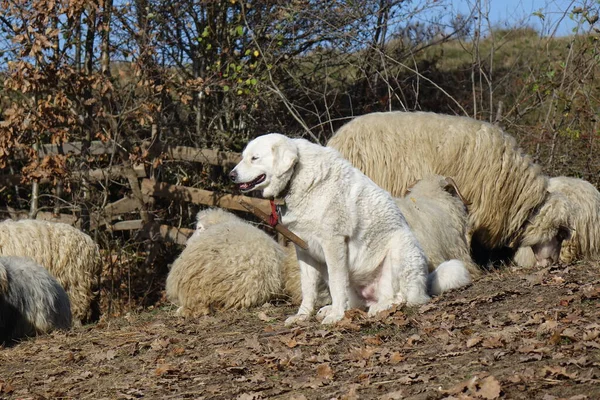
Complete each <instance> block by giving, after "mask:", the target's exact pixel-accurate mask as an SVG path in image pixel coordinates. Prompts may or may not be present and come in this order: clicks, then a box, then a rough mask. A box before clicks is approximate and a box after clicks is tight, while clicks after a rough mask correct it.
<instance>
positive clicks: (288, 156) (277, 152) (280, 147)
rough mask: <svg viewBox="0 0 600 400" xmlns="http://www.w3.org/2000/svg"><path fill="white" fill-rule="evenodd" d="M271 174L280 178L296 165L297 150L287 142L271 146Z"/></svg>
mask: <svg viewBox="0 0 600 400" xmlns="http://www.w3.org/2000/svg"><path fill="white" fill-rule="evenodd" d="M272 151H273V172H274V174H275V176H281V175H283V174H285V173H286V172H288V171H289V170H290V169H292V168H293V167H294V165H296V162H297V161H298V149H297V148H296V147H295V146H293V145H292V144H291V143H288V142H281V143H277V144H275V145H273V149H272Z"/></svg>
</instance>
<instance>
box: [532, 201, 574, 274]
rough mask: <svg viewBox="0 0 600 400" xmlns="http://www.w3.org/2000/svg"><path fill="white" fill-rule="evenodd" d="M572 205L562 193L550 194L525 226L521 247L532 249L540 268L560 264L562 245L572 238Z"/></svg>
mask: <svg viewBox="0 0 600 400" xmlns="http://www.w3.org/2000/svg"><path fill="white" fill-rule="evenodd" d="M571 213H572V212H571V204H570V203H569V201H568V199H567V198H566V197H565V196H564V195H562V194H560V193H548V194H547V196H546V201H545V202H544V203H543V204H541V205H540V206H539V207H538V209H537V210H536V211H535V212H534V213H533V215H532V216H530V218H529V220H528V221H527V223H526V225H525V226H524V230H523V235H522V239H521V247H531V249H532V250H533V253H534V255H535V259H536V263H537V265H538V266H541V267H547V266H549V265H552V264H555V263H556V262H558V260H559V257H560V250H561V247H562V243H563V241H565V240H568V239H569V238H570V237H571V229H572V222H571Z"/></svg>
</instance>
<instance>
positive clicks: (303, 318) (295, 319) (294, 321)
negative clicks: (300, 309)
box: [285, 314, 309, 326]
mask: <svg viewBox="0 0 600 400" xmlns="http://www.w3.org/2000/svg"><path fill="white" fill-rule="evenodd" d="M308 317H309V315H308V314H296V315H292V316H291V317H288V318H287V319H286V320H285V326H290V325H294V324H297V323H298V322H303V321H306V320H307V319H308Z"/></svg>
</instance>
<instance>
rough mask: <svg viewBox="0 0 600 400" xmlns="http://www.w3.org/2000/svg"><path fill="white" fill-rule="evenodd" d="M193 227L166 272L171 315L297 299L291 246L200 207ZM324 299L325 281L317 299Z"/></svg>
mask: <svg viewBox="0 0 600 400" xmlns="http://www.w3.org/2000/svg"><path fill="white" fill-rule="evenodd" d="M196 219H197V224H196V230H195V232H194V233H193V234H192V236H191V237H190V238H189V239H188V241H187V243H186V248H185V249H184V250H183V252H182V253H181V254H180V256H179V257H178V258H177V260H175V262H174V263H173V265H172V266H171V270H170V271H169V275H168V276H167V283H166V292H167V298H168V299H169V300H170V301H171V302H173V303H174V304H176V305H178V306H179V308H178V310H177V314H178V315H181V316H199V315H206V314H209V313H210V312H211V311H213V310H216V309H247V308H250V307H256V306H260V305H262V304H264V303H266V302H269V301H275V300H288V301H290V302H291V303H292V304H300V301H301V300H302V292H301V289H300V267H299V266H298V261H297V258H296V251H295V246H285V247H284V246H281V245H280V244H279V243H277V242H276V241H275V240H273V239H272V238H271V237H270V236H269V235H267V234H266V233H265V232H263V231H261V230H260V229H258V228H257V227H255V226H253V225H251V224H249V223H248V222H246V221H244V220H242V219H241V218H239V217H237V216H235V215H234V214H232V213H230V212H227V211H225V210H222V209H219V208H214V209H207V210H203V211H200V212H199V213H198V215H197V217H196ZM329 300H330V298H329V293H328V291H327V287H326V285H323V286H322V287H321V290H320V298H319V304H322V305H325V304H327V302H328V301H329Z"/></svg>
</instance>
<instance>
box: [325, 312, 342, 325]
mask: <svg viewBox="0 0 600 400" xmlns="http://www.w3.org/2000/svg"><path fill="white" fill-rule="evenodd" d="M342 318H344V313H343V312H342V313H337V312H333V311H330V312H329V313H328V314H327V316H326V317H325V318H323V321H321V323H322V324H323V325H331V324H335V323H336V322H340V321H341V320H342Z"/></svg>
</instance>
